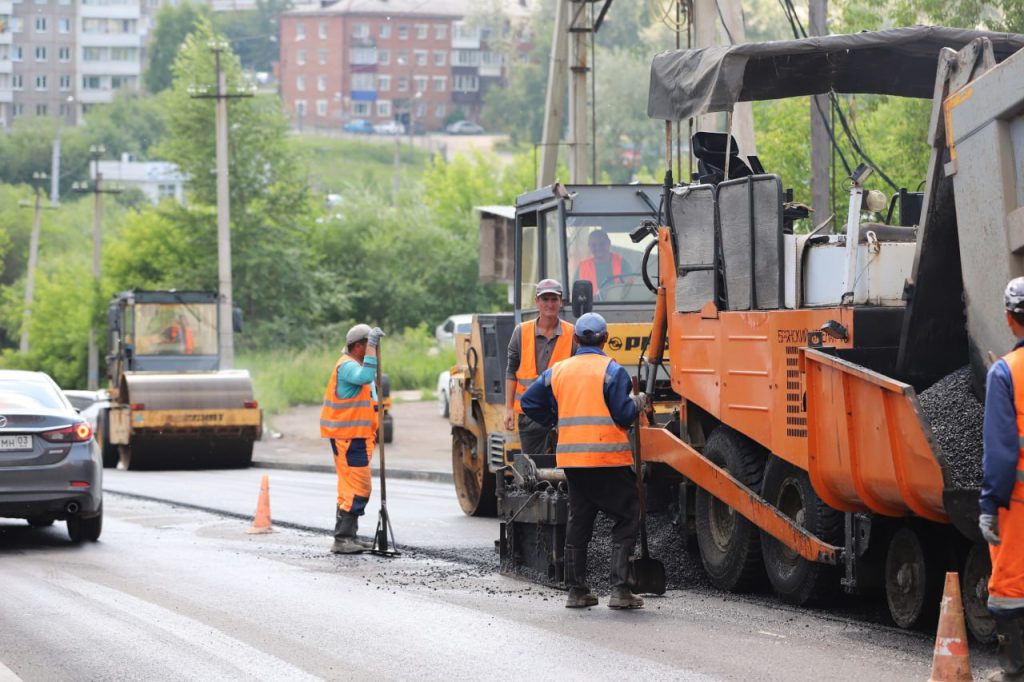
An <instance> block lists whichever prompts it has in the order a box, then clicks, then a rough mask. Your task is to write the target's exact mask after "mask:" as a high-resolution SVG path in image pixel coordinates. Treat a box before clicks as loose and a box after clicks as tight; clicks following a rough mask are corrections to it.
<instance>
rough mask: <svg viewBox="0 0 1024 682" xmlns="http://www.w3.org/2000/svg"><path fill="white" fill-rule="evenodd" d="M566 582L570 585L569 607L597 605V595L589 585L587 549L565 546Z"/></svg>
mask: <svg viewBox="0 0 1024 682" xmlns="http://www.w3.org/2000/svg"><path fill="white" fill-rule="evenodd" d="M565 584H566V585H568V586H569V598H568V599H566V600H565V608H567V609H584V608H586V607H588V606H597V595H595V594H594V593H593V592H591V591H590V588H589V587H587V549H586V548H585V547H584V548H583V549H576V548H575V547H570V546H568V545H566V547H565Z"/></svg>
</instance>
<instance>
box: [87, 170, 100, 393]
mask: <svg viewBox="0 0 1024 682" xmlns="http://www.w3.org/2000/svg"><path fill="white" fill-rule="evenodd" d="M94 160H95V163H96V184H95V185H94V186H93V193H92V196H93V204H92V280H93V291H94V294H93V295H94V297H96V296H99V295H100V243H101V240H102V238H103V235H102V233H101V226H102V224H103V201H102V199H101V197H102V196H103V195H102V192H101V187H102V182H103V174H102V173H100V160H99V157H98V156H96V157H94ZM93 304H94V308H93V309H95V300H94V302H93ZM90 317H91V315H90ZM99 374H100V358H99V349H98V346H97V343H96V324H95V320H93V321H92V322H90V324H89V365H88V371H87V380H88V388H89V390H90V391H95V390H96V389H98V388H99V385H100V376H99Z"/></svg>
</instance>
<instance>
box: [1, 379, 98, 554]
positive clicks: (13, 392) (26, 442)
mask: <svg viewBox="0 0 1024 682" xmlns="http://www.w3.org/2000/svg"><path fill="white" fill-rule="evenodd" d="M0 516H6V517H12V518H20V519H26V520H27V521H28V522H29V524H31V525H32V526H36V527H43V526H49V525H51V524H52V523H53V522H54V521H56V520H58V519H61V520H64V521H66V522H67V527H68V536H70V538H71V541H72V542H75V543H78V542H82V541H83V540H89V541H92V542H95V541H96V540H98V539H99V537H100V532H101V531H102V530H103V462H102V461H101V459H100V450H99V447H97V445H96V441H95V440H94V439H93V430H92V427H91V426H90V425H89V422H88V420H86V419H85V418H84V417H83V416H82V415H80V414H79V413H78V412H77V411H76V410H75V408H74V407H72V406H71V403H70V402H69V401H68V399H67V398H66V397H65V396H64V394H63V393H61V390H60V388H59V387H58V386H57V384H56V383H55V382H54V381H53V379H51V378H50V377H49V376H48V375H47V374H45V373H43V372H24V371H18V370H0Z"/></svg>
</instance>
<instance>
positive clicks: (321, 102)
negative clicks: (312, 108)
mask: <svg viewBox="0 0 1024 682" xmlns="http://www.w3.org/2000/svg"><path fill="white" fill-rule="evenodd" d="M316 115H317V116H326V115H327V100H325V99H318V100H317V101H316Z"/></svg>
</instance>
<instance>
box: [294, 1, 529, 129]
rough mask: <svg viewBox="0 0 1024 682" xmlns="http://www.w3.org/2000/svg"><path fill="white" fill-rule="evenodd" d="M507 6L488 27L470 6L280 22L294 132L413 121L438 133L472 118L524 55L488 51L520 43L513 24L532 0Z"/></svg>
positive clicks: (357, 11) (357, 4)
mask: <svg viewBox="0 0 1024 682" xmlns="http://www.w3.org/2000/svg"><path fill="white" fill-rule="evenodd" d="M476 4H478V3H476ZM502 4H503V5H507V7H503V8H502V11H501V12H500V18H499V19H495V18H492V19H489V20H488V19H486V18H484V17H482V16H474V15H473V9H472V8H473V7H474V5H475V3H472V2H470V1H469V0H430V2H424V1H423V0H338V1H337V2H332V3H321V4H320V5H315V6H308V7H302V8H298V9H295V10H292V11H290V12H286V13H284V14H283V15H282V16H281V22H280V26H281V35H280V47H281V57H280V63H279V68H278V73H279V76H280V82H281V97H282V98H283V100H284V102H285V105H286V107H287V109H288V111H289V112H290V114H291V116H292V121H293V123H294V125H296V126H297V127H299V128H305V127H308V128H340V127H341V126H342V125H344V123H345V122H346V121H350V120H352V119H358V118H362V119H368V120H370V121H371V122H373V123H380V122H383V121H389V120H393V119H394V118H396V117H397V116H398V115H401V114H406V113H411V115H412V120H413V121H415V122H416V123H418V124H420V125H422V126H423V127H424V128H425V129H427V130H436V129H437V128H439V127H441V125H442V124H443V121H444V118H445V117H446V116H448V115H449V114H451V113H453V112H454V111H456V110H460V111H462V112H463V113H464V114H465V115H466V117H467V118H471V119H476V118H477V117H479V114H480V105H481V103H482V101H483V94H484V92H486V89H487V88H488V87H493V86H494V85H495V84H498V83H500V82H501V80H502V78H503V77H504V73H505V72H504V68H505V64H504V61H505V57H504V56H503V55H504V54H506V53H512V54H518V53H521V52H523V51H524V50H522V49H520V48H518V47H515V46H513V49H511V50H508V49H506V50H503V51H499V50H498V49H497V48H492V47H489V46H491V45H494V44H496V42H497V40H496V37H497V36H502V37H503V38H505V39H507V40H510V41H512V43H513V44H521V43H522V42H523V39H522V37H521V35H520V33H519V31H518V29H517V26H518V24H517V23H516V22H515V18H516V17H519V18H525V17H526V15H527V2H526V0H512V1H510V2H503V3H502ZM493 24H500V25H499V26H498V27H497V28H492V25H493Z"/></svg>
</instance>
